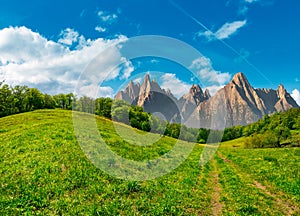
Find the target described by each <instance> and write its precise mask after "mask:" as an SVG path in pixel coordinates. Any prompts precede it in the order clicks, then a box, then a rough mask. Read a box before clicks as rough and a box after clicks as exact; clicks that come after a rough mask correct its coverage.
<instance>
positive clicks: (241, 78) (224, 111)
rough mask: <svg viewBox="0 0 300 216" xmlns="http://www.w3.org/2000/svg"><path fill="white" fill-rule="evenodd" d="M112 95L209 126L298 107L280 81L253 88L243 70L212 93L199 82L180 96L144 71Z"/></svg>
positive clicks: (237, 122)
mask: <svg viewBox="0 0 300 216" xmlns="http://www.w3.org/2000/svg"><path fill="white" fill-rule="evenodd" d="M137 92H138V93H137ZM115 99H116V100H125V101H127V102H129V103H130V104H132V105H138V106H142V107H143V108H144V110H145V111H146V112H151V113H153V112H160V111H161V110H162V114H163V115H164V116H165V117H166V119H167V120H168V121H171V122H180V123H183V124H185V125H186V126H188V127H195V128H199V127H203V128H210V129H218V128H223V127H231V126H235V125H247V124H250V123H253V122H256V121H257V120H259V119H261V118H262V117H263V116H264V115H268V114H272V113H275V112H281V111H286V110H288V109H291V108H293V107H299V106H298V104H297V103H296V102H295V100H294V99H293V98H292V97H291V95H290V94H289V93H288V92H287V90H286V89H285V88H284V86H283V85H282V84H280V85H279V86H278V89H277V90H274V89H265V88H263V89H260V88H258V89H255V88H254V87H252V86H251V84H250V82H249V81H248V79H247V77H246V76H245V75H244V74H243V73H242V72H239V73H236V74H235V75H234V76H233V78H232V80H231V81H230V82H229V83H228V84H226V85H225V86H224V87H223V88H221V89H219V90H218V91H217V92H216V94H215V95H213V96H211V95H210V93H209V91H208V89H206V90H205V91H203V90H202V88H201V87H200V86H199V85H198V84H193V85H192V86H191V88H190V90H189V92H187V93H186V94H184V95H183V96H182V97H180V98H179V99H177V98H176V97H174V95H173V94H172V93H171V91H170V90H164V89H162V88H161V87H160V86H159V84H158V83H157V82H156V81H155V80H151V78H150V75H149V74H147V75H146V76H145V78H144V81H143V83H142V84H139V83H137V84H134V83H133V81H130V83H129V84H128V86H127V87H126V88H125V90H124V91H120V92H118V93H117V94H116V96H115Z"/></svg>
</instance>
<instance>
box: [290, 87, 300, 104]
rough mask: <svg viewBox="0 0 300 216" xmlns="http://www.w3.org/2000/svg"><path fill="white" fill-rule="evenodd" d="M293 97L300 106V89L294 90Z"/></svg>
mask: <svg viewBox="0 0 300 216" xmlns="http://www.w3.org/2000/svg"><path fill="white" fill-rule="evenodd" d="M291 96H292V97H293V98H294V100H295V101H296V102H297V104H298V105H299V106H300V92H299V90H298V89H294V90H293V92H292V94H291Z"/></svg>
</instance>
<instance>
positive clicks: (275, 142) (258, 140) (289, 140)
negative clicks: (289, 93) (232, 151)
mask: <svg viewBox="0 0 300 216" xmlns="http://www.w3.org/2000/svg"><path fill="white" fill-rule="evenodd" d="M299 130H300V108H292V109H290V110H288V111H285V112H281V113H278V112H277V113H274V114H272V115H265V116H264V117H263V118H262V119H260V120H259V121H257V122H255V123H252V124H249V125H246V126H234V127H230V128H226V129H225V131H224V135H223V141H228V140H233V139H237V138H240V137H243V136H244V137H247V138H246V139H245V146H246V147H247V148H266V147H267V148H269V147H277V148H280V147H283V146H287V145H294V146H300V134H299V133H298V134H297V133H294V132H295V131H299Z"/></svg>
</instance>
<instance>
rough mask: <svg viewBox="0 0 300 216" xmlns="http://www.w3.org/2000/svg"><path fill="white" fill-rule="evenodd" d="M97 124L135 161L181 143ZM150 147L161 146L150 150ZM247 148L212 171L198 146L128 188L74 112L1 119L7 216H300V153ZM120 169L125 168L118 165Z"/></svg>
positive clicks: (2, 208) (2, 211)
mask: <svg viewBox="0 0 300 216" xmlns="http://www.w3.org/2000/svg"><path fill="white" fill-rule="evenodd" d="M80 115H82V116H81V117H82V119H84V118H85V114H80ZM96 122H97V127H98V130H99V132H100V134H101V136H102V138H103V139H104V140H105V141H106V143H107V144H108V146H109V148H110V149H111V150H112V151H114V152H115V153H117V154H118V155H120V156H122V157H124V158H126V159H128V160H134V161H151V160H155V159H156V158H158V157H160V156H164V155H167V153H168V152H169V151H170V150H171V149H172V148H174V146H175V144H176V142H177V140H174V139H172V138H168V137H160V136H159V135H155V134H145V133H144V132H140V131H138V130H135V132H136V133H135V135H132V136H127V137H126V135H128V134H129V133H128V131H129V130H132V129H131V128H130V127H128V126H126V125H123V124H117V126H116V125H115V126H114V125H113V124H112V122H111V121H109V120H107V119H104V118H100V117H97V120H96ZM115 127H117V130H118V131H119V132H121V134H123V136H122V137H120V135H118V133H116V132H115V130H116V129H115ZM131 134H132V133H131ZM141 134H142V135H143V136H139V135H141ZM79 138H80V137H79ZM149 140H151V141H153V140H157V142H155V143H154V144H153V145H150V144H151V143H147V142H149ZM241 142H242V140H235V141H232V142H231V143H228V142H227V143H224V144H222V145H221V148H220V149H219V150H218V152H217V153H216V154H215V156H214V157H213V159H212V160H211V161H209V162H208V163H206V164H205V165H204V166H200V165H199V158H200V155H201V152H202V151H203V146H200V145H195V147H194V148H193V151H192V152H191V154H190V155H189V157H188V158H187V160H185V161H184V162H183V163H182V164H181V165H180V166H179V167H177V168H176V169H174V170H173V171H172V172H170V173H168V174H166V175H164V176H162V177H159V178H156V179H154V180H147V181H132V180H130V181H126V180H122V179H117V178H114V177H112V176H110V175H108V174H107V173H105V172H103V171H101V170H100V169H98V168H96V167H95V166H94V165H93V164H92V163H91V161H90V160H89V159H88V158H87V157H86V155H85V154H84V153H83V151H82V149H81V147H80V145H79V144H78V142H77V139H76V136H75V133H74V127H73V121H72V112H70V111H63V110H41V111H35V112H31V113H24V114H18V115H14V116H9V117H5V118H1V119H0V215H22V214H25V215H213V214H219V215H293V214H294V215H297V214H298V215H299V214H300V212H299V204H298V203H299V201H300V197H299V194H300V191H299V189H300V188H299V185H300V179H299V176H300V175H299V164H300V150H299V149H298V148H293V149H254V150H250V149H243V148H241V147H242V144H241ZM180 144H181V145H182V146H188V145H192V144H191V143H187V142H181V143H180ZM237 145H239V147H237ZM86 150H89V149H86ZM116 165H118V166H120V167H121V166H122V164H115V163H114V162H113V161H111V162H110V166H116Z"/></svg>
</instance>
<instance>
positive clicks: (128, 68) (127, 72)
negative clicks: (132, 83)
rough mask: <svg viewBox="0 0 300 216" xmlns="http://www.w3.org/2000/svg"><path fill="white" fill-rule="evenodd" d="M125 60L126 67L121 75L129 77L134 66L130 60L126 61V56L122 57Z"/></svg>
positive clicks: (123, 77) (124, 77) (125, 77)
mask: <svg viewBox="0 0 300 216" xmlns="http://www.w3.org/2000/svg"><path fill="white" fill-rule="evenodd" d="M122 61H123V62H124V66H125V67H124V69H123V70H122V73H123V75H122V76H121V79H128V78H129V77H130V75H131V73H132V72H133V71H134V67H133V65H132V63H131V62H130V61H126V59H125V58H123V59H122Z"/></svg>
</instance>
